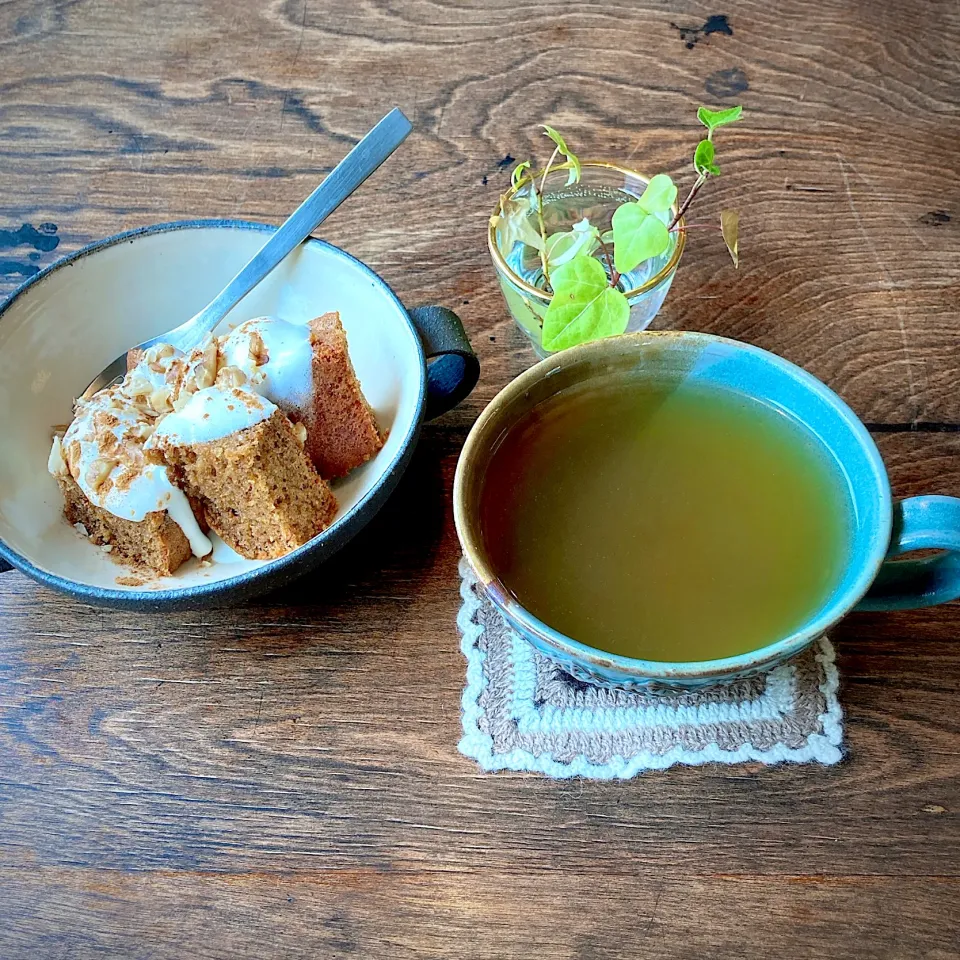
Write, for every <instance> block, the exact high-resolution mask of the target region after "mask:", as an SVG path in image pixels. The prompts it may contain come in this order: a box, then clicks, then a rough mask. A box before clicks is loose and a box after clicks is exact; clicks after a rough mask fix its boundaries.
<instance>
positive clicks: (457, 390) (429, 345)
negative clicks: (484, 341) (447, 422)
mask: <svg viewBox="0 0 960 960" xmlns="http://www.w3.org/2000/svg"><path fill="white" fill-rule="evenodd" d="M407 313H408V314H409V315H410V319H411V320H412V321H413V325H414V327H416V330H417V333H418V334H419V335H420V342H421V343H422V344H423V353H424V356H425V357H426V359H427V409H426V419H427V420H433V419H434V418H435V417H439V416H440V414H442V413H446V412H447V411H448V410H452V409H453V408H454V407H455V406H456V405H457V404H458V403H460V401H461V400H463V399H464V398H465V397H466V396H467V395H468V394H469V393H470V391H471V390H472V389H473V388H474V387H475V386H476V385H477V380H479V379H480V361H479V360H478V359H477V355H476V354H475V353H474V352H473V347H471V346H470V341H469V340H468V339H467V333H466V331H465V330H464V329H463V324H462V323H461V322H460V318H459V317H458V316H457V315H456V314H455V313H454V312H453V311H452V310H448V309H447V308H446V307H412V308H410V309H409V310H407ZM431 360H432V361H433V362H432V363H431V362H430V361H431Z"/></svg>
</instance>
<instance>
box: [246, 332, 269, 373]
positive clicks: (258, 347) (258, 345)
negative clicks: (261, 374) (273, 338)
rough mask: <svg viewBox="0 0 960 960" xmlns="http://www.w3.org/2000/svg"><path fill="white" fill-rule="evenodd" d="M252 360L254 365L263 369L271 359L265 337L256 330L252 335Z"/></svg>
mask: <svg viewBox="0 0 960 960" xmlns="http://www.w3.org/2000/svg"><path fill="white" fill-rule="evenodd" d="M250 358H251V359H252V360H253V362H254V365H255V366H258V367H262V366H263V365H264V364H265V363H266V362H267V361H268V360H269V359H270V352H269V351H268V350H267V345H266V344H265V343H264V342H263V337H261V336H260V334H259V333H257V332H256V330H254V332H253V333H251V334H250Z"/></svg>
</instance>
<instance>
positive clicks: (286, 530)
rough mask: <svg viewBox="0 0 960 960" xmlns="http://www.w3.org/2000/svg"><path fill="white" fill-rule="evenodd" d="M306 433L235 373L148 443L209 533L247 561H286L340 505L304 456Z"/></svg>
mask: <svg viewBox="0 0 960 960" xmlns="http://www.w3.org/2000/svg"><path fill="white" fill-rule="evenodd" d="M305 435H306V432H305V429H304V428H303V426H302V425H299V426H298V425H294V424H293V423H291V422H290V420H289V419H288V418H287V417H286V416H285V415H284V414H283V412H282V411H281V410H280V409H279V408H278V407H277V406H276V405H275V404H274V403H272V402H271V401H270V400H268V399H266V398H265V397H262V396H259V395H258V394H256V393H254V392H253V391H252V390H250V389H249V384H248V383H247V379H246V377H245V376H244V375H243V373H242V372H241V371H240V370H239V369H238V368H236V367H229V366H228V367H224V368H221V369H220V371H219V374H218V377H217V381H216V383H215V384H214V385H213V386H211V387H207V388H204V389H201V390H198V391H196V392H195V393H193V394H192V395H191V396H190V397H189V399H188V400H187V401H186V402H185V403H184V404H183V405H182V406H181V407H180V409H179V410H176V411H174V412H173V413H170V414H168V415H167V416H165V417H164V418H163V419H162V420H161V421H160V422H159V423H158V424H157V427H156V429H155V431H154V433H153V434H152V436H151V437H150V439H149V441H148V442H147V447H148V448H149V449H151V450H155V451H157V452H158V453H160V454H161V455H162V457H163V458H164V460H165V462H166V463H167V464H168V465H169V466H170V468H171V470H172V472H173V475H174V476H175V477H176V479H177V481H178V483H179V484H180V485H181V486H182V488H183V489H184V490H185V491H186V493H187V494H188V495H189V496H190V497H192V498H194V499H195V500H196V502H198V503H199V504H200V506H201V510H202V511H203V516H204V518H205V520H206V522H207V523H208V524H209V525H210V527H211V528H212V529H213V530H214V531H215V532H216V533H217V534H218V535H219V536H220V538H221V539H222V540H223V541H224V543H226V544H227V545H228V546H230V547H232V548H233V549H234V550H235V551H236V552H237V553H239V554H240V555H241V556H243V557H246V558H248V559H258V560H270V559H274V558H276V557H282V556H284V554H286V553H289V552H290V551H291V550H294V549H296V548H297V547H299V546H302V545H303V544H304V543H306V542H307V541H308V540H310V539H312V538H313V537H315V536H316V535H317V534H318V533H321V532H322V531H323V530H324V529H326V527H327V526H328V525H329V524H330V522H331V521H332V520H333V517H334V515H335V513H336V510H337V503H336V499H335V498H334V495H333V493H332V491H331V490H330V488H329V487H328V486H327V484H326V482H325V481H324V480H323V479H322V478H321V477H320V475H319V474H318V473H317V471H316V469H315V468H314V466H313V463H312V462H311V461H310V459H309V457H308V456H307V455H306V453H305V451H304V446H303V444H304V439H305Z"/></svg>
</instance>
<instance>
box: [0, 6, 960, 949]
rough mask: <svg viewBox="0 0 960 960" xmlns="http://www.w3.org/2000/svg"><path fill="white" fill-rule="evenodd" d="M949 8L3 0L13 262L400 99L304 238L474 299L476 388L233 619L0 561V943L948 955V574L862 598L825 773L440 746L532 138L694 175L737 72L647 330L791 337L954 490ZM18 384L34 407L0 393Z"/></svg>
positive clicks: (219, 195)
mask: <svg viewBox="0 0 960 960" xmlns="http://www.w3.org/2000/svg"><path fill="white" fill-rule="evenodd" d="M958 50H960V7H958V5H957V4H956V2H955V0H892V2H889V3H885V4H881V3H866V2H863V0H859V2H858V0H820V2H812V0H777V2H775V3H771V2H759V0H755V2H750V0H733V2H731V3H728V4H726V5H725V6H724V7H723V8H719V7H717V8H714V7H706V6H703V5H701V4H696V3H692V2H680V0H664V2H658V0H642V2H630V0H610V2H607V3H593V2H584V0H578V2H573V0H569V2H568V0H554V2H552V3H546V2H542V0H509V2H508V0H330V2H321V0H269V2H259V0H258V2H250V3H234V2H230V0H205V2H194V0H167V2H164V3H155V2H151V0H3V2H0V295H3V294H7V293H10V292H12V291H13V290H14V289H15V287H16V286H17V284H18V283H20V282H22V281H23V280H24V279H27V278H29V277H30V276H31V275H33V274H34V273H36V272H37V270H38V269H40V268H42V267H44V266H46V265H47V264H49V263H51V262H52V261H53V260H54V259H55V258H56V257H58V256H60V255H62V254H65V253H69V252H71V251H73V250H76V249H77V248H79V247H80V246H82V245H83V244H85V243H87V242H89V241H92V240H95V239H99V238H101V237H104V236H107V235H109V234H112V233H116V232H118V231H120V230H123V229H127V228H131V227H136V226H140V225H144V224H149V223H154V222H158V221H168V220H177V219H185V218H196V217H235V218H245V219H253V220H264V221H269V222H272V223H278V222H280V221H281V220H282V219H283V217H284V216H285V215H286V214H287V212H289V211H290V210H291V209H292V208H293V207H294V206H295V205H296V204H297V203H298V202H299V201H300V199H302V198H303V197H304V196H305V195H306V194H307V193H308V192H309V191H310V190H311V189H312V188H313V187H314V186H315V185H316V183H317V182H318V181H319V180H320V178H321V177H322V176H323V174H324V173H325V171H327V170H329V169H330V167H331V166H332V165H333V164H334V163H336V162H337V160H338V159H339V158H340V157H341V156H342V155H343V154H344V153H345V152H346V150H347V149H348V148H349V147H350V145H351V144H352V143H354V142H355V141H356V140H357V139H358V138H359V137H360V136H362V135H363V133H364V132H365V131H366V130H367V128H368V127H369V126H370V125H371V124H372V123H373V122H374V121H375V120H376V119H378V118H379V116H380V115H381V114H382V113H384V112H385V111H386V109H388V108H389V107H392V106H394V105H398V106H400V107H402V108H403V109H404V110H405V111H406V112H407V114H408V115H409V116H410V118H411V119H412V120H413V121H414V123H415V127H416V132H415V134H414V135H413V136H411V138H410V139H409V140H408V142H407V144H406V145H405V146H404V147H403V149H402V151H401V152H400V153H398V154H397V156H396V157H395V158H394V159H393V160H391V161H390V162H389V163H388V164H387V165H385V166H384V167H383V168H382V169H381V170H380V171H379V172H378V173H377V174H376V175H375V177H374V178H373V179H371V180H370V181H369V182H368V184H367V185H366V186H365V187H364V188H363V189H362V190H361V191H360V192H359V193H358V194H357V195H356V196H355V197H353V198H351V199H350V200H349V201H348V202H347V203H346V204H345V205H344V207H343V208H342V209H341V211H340V212H338V213H337V214H336V215H335V216H334V217H333V218H331V220H330V221H328V223H327V224H325V225H324V228H323V235H324V236H325V237H326V238H328V239H330V240H331V241H332V242H334V243H336V244H339V245H341V246H343V247H345V248H346V249H347V250H349V251H350V252H351V253H354V254H356V255H357V256H359V257H360V258H362V259H363V260H365V261H366V262H368V263H369V264H370V265H371V266H372V267H373V268H374V269H375V270H377V271H379V272H380V273H381V274H382V275H383V276H384V277H385V278H386V279H387V280H388V282H390V284H391V285H392V286H393V287H394V288H395V289H396V290H397V291H398V293H399V294H400V295H401V296H402V298H403V299H404V300H405V301H406V302H407V303H409V304H411V305H412V304H417V303H429V302H437V303H442V304H445V305H447V306H451V307H453V308H455V309H456V310H458V311H459V312H460V314H461V315H462V317H463V319H464V322H465V324H466V326H467V329H468V331H469V333H470V335H471V337H472V339H473V341H474V344H475V347H476V349H477V352H478V353H479V354H480V356H481V360H482V363H483V376H482V379H481V383H480V385H479V386H478V388H477V390H476V391H475V393H474V395H473V396H472V397H471V398H470V399H469V400H467V401H466V402H465V403H464V404H463V405H462V406H461V407H460V408H459V409H457V410H456V411H454V412H452V413H451V414H448V415H447V416H445V417H444V418H442V419H441V420H439V421H437V422H436V423H433V424H430V425H428V426H427V427H426V429H425V431H424V435H423V439H422V442H421V444H420V446H419V448H418V450H417V453H416V456H415V459H414V461H413V465H412V466H411V468H410V470H409V472H408V474H407V476H406V477H405V478H404V480H403V481H402V483H401V486H400V487H399V489H398V490H397V493H396V494H395V496H394V497H393V498H392V500H391V501H390V502H389V504H388V505H387V507H386V508H385V509H384V510H383V512H382V513H381V515H380V516H379V517H378V518H377V519H376V520H375V522H374V523H373V524H372V525H371V526H370V527H369V528H368V529H367V530H366V531H365V532H364V533H363V534H362V535H361V536H360V537H358V539H357V540H356V541H355V542H354V543H353V544H351V545H350V546H349V547H348V548H347V549H346V550H345V551H344V552H343V553H342V554H340V555H338V557H337V559H336V560H335V561H334V562H332V563H330V564H328V565H327V566H326V567H325V568H324V569H322V570H321V571H319V572H317V573H316V574H313V575H311V576H309V577H307V578H305V579H303V580H301V581H299V582H298V583H296V584H295V585H293V586H291V587H289V588H287V589H285V590H284V591H283V592H280V593H276V594H273V595H271V596H270V597H268V598H266V599H264V600H262V601H259V602H256V603H252V604H248V605H245V606H240V607H237V608H235V609H231V610H208V611H202V612H193V613H178V614H169V615H164V616H162V617H158V616H137V615H132V614H123V613H118V612H113V611H105V610H101V609H98V608H93V607H89V606H86V605H84V604H80V603H76V602H74V601H72V600H70V599H68V598H65V597H61V596H58V595H54V594H52V593H50V592H48V591H46V590H44V589H42V588H40V587H39V586H37V585H36V584H34V583H33V582H32V581H30V580H28V579H27V578H25V577H23V576H21V575H20V574H19V573H16V572H13V573H7V574H3V575H2V576H0V958H3V960H7V958H19V957H29V958H36V957H39V958H45V957H64V958H67V957H69V958H71V960H72V958H85V957H99V956H115V957H124V958H141V957H142V958H148V957H150V958H181V957H184V956H195V957H204V958H206V957H211V958H213V957H273V956H277V957H304V958H308V957H309V958H318V957H341V956H364V957H381V956H382V957H390V958H400V957H438V958H448V957H478V958H479V957H490V958H529V957H532V956H543V957H550V958H553V957H556V958H564V960H566V958H571V960H572V958H583V960H591V958H606V957H621V956H622V957H634V958H638V957H651V958H653V957H656V958H684V960H687V958H689V960H706V958H726V957H732V958H768V957H777V958H784V960H787V958H805V957H844V958H847V957H857V958H859V957H865V958H910V960H914V958H936V960H942V958H956V957H958V956H960V828H958V810H960V746H958V744H960V739H958V734H960V704H958V686H960V640H958V637H960V604H950V605H948V606H945V607H941V608H938V609H933V610H924V611H917V612H908V613H897V614H887V615H880V614H870V615H866V614H857V615H852V616H851V617H849V618H848V619H847V620H846V621H845V622H844V623H843V624H842V625H841V626H840V627H839V628H838V630H837V632H836V634H835V640H836V641H837V646H838V650H839V665H840V670H841V674H842V682H843V687H842V702H843V706H844V709H845V711H846V718H847V757H846V759H845V760H844V761H843V762H842V763H841V764H840V765H838V766H836V767H834V768H829V769H822V768H818V767H810V766H803V767H791V768H775V769H774V768H765V767H762V766H760V765H756V764H748V765H743V766H739V767H733V768H726V767H705V768H700V769H675V770H670V771H667V772H663V773H654V774H650V775H648V776H645V777H642V778H640V779H638V780H634V781H631V782H627V783H596V782H589V781H575V782H569V783H560V782H552V781H549V780H545V779H542V778H539V777H536V776H526V775H519V774H517V775H509V774H507V775H497V776H487V775H482V774H481V773H480V772H479V771H478V769H477V768H476V767H475V766H474V765H473V764H472V763H471V762H469V761H467V760H465V759H463V758H462V757H460V756H459V754H458V753H457V752H456V748H455V747H456V742H457V739H458V735H459V698H460V693H461V690H462V685H463V675H464V663H463V662H462V660H461V657H460V654H459V652H458V650H457V637H456V631H455V626H454V619H455V616H456V611H457V606H458V596H457V575H456V563H457V558H458V547H457V541H456V536H455V533H454V530H453V524H452V519H451V516H450V489H451V484H452V477H453V471H454V467H455V464H456V459H457V454H458V451H459V449H460V446H461V445H462V443H463V440H464V438H465V436H466V433H467V431H468V429H469V427H470V425H471V424H472V422H473V421H474V419H475V418H476V416H477V415H478V413H479V412H480V410H481V409H482V408H483V406H484V404H485V403H486V402H487V401H488V400H489V399H490V398H491V397H492V396H493V395H494V394H495V393H496V392H497V390H499V389H500V387H502V386H503V385H504V384H505V383H507V382H508V380H510V379H511V378H512V377H513V376H515V375H516V374H518V373H519V372H520V371H521V370H523V369H524V368H525V367H527V366H528V365H529V364H530V363H531V362H532V360H533V359H534V358H533V355H532V352H531V351H530V349H529V348H528V347H527V346H526V345H525V343H524V341H523V339H522V337H521V335H520V334H518V333H517V331H516V330H515V328H514V327H513V324H512V321H510V320H509V318H508V316H507V314H506V311H505V308H504V306H503V303H502V301H501V299H500V294H499V291H498V290H497V287H496V284H495V280H494V277H493V272H492V268H491V266H490V264H489V261H488V256H487V253H486V250H485V243H484V233H485V225H486V219H487V217H488V216H489V214H490V212H491V210H492V207H493V205H494V203H495V201H496V198H497V196H498V193H499V192H500V191H501V190H502V189H503V188H504V186H505V184H506V183H507V181H508V176H509V167H510V165H511V164H512V162H513V160H512V158H517V159H522V158H526V157H527V156H530V155H531V154H532V153H533V152H534V151H537V153H538V155H541V156H542V154H543V152H544V143H545V141H542V139H541V138H540V137H539V135H538V133H537V130H536V125H537V124H538V123H541V122H549V123H552V124H554V125H555V126H558V127H560V128H561V129H562V130H563V131H564V132H565V133H566V134H567V135H568V137H569V138H570V139H571V140H572V141H573V142H574V143H575V144H577V145H579V146H580V148H581V153H582V155H584V156H585V157H587V156H588V157H597V158H609V159H617V160H620V161H622V162H627V163H630V164H634V165H636V166H637V167H639V168H640V169H644V170H650V171H654V170H665V171H667V172H669V173H671V174H673V175H674V176H675V177H677V178H678V180H681V181H682V182H687V180H688V179H689V178H688V172H687V169H686V165H687V162H688V158H689V155H690V152H691V150H692V147H693V144H694V143H695V141H696V138H697V135H698V134H697V124H696V121H695V117H694V111H695V108H696V106H697V105H698V104H699V103H701V102H704V103H707V104H709V105H711V106H715V107H716V106H724V105H730V104H733V103H738V102H742V103H743V104H744V107H745V111H746V117H745V119H744V121H743V122H742V123H741V124H740V125H739V126H738V127H737V128H731V129H730V132H729V133H727V131H723V132H722V134H723V135H722V137H721V138H720V139H721V140H722V144H721V146H720V159H721V163H722V166H723V170H724V175H723V177H721V178H720V179H719V180H718V181H716V182H714V183H711V184H710V185H709V189H707V190H705V191H704V193H703V196H702V202H701V204H700V214H701V215H703V216H705V217H711V216H714V215H716V213H717V212H718V211H719V209H720V208H721V206H737V207H738V208H739V209H740V210H741V233H742V242H741V269H740V271H739V274H736V273H734V271H733V270H732V268H731V267H730V265H729V261H728V258H727V255H726V252H725V251H724V250H723V248H722V245H721V244H720V243H719V240H718V239H717V238H716V237H715V236H714V235H713V234H711V233H707V232H701V233H697V234H693V235H691V242H690V244H689V246H688V248H687V252H686V254H685V256H684V260H683V263H682V264H681V267H680V271H679V273H678V275H677V279H676V282H675V284H674V287H673V290H672V292H671V294H670V297H669V298H668V300H667V303H666V305H665V306H664V309H663V311H662V312H661V314H660V316H659V317H658V318H657V321H656V326H658V327H661V328H687V329H696V330H706V331H710V332H713V333H718V334H723V335H726V336H731V337H737V338H740V339H743V340H747V341H749V342H751V343H755V344H758V345H760V346H763V347H766V348H768V349H772V350H774V351H776V352H778V353H780V354H782V355H784V356H786V357H788V358H789V359H791V360H794V361H796V362H798V363H800V364H802V365H803V366H805V367H806V368H807V369H808V370H810V371H811V372H812V373H814V374H815V375H816V376H818V377H820V378H822V379H823V380H825V381H826V382H827V383H828V384H830V385H831V386H832V387H833V388H834V389H836V390H837V391H838V392H839V393H840V394H842V395H843V396H844V397H845V398H846V399H847V400H848V401H849V402H850V404H851V405H852V406H853V408H854V409H855V410H856V412H857V413H858V414H859V415H860V416H861V417H862V418H863V419H864V420H865V421H867V422H868V424H869V425H870V427H871V429H873V430H874V431H875V435H876V437H877V440H878V442H879V444H880V447H881V450H882V452H883V454H884V457H885V459H886V461H887V463H888V465H889V467H890V472H891V479H892V481H893V484H894V488H895V492H896V493H897V494H899V495H910V494H913V493H919V492H927V493H944V494H954V495H960V390H958V389H957V382H958V378H960V352H958V338H957V318H958V307H960V187H958V184H960V162H958V160H957V156H958V143H960V140H958V133H957V129H958V121H960V107H958V97H957V92H958V89H960V62H958V55H957V53H958ZM2 415H3V416H8V415H10V411H2Z"/></svg>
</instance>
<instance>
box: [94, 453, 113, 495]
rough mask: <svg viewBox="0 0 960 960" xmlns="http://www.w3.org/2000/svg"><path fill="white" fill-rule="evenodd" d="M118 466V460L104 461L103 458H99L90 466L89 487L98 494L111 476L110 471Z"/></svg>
mask: <svg viewBox="0 0 960 960" xmlns="http://www.w3.org/2000/svg"><path fill="white" fill-rule="evenodd" d="M116 465H117V461H116V460H104V459H103V458H102V457H98V458H97V459H96V460H94V461H93V463H91V464H90V468H89V469H88V470H87V476H86V481H87V486H88V487H90V489H91V490H93V492H94V493H96V492H97V491H98V490H99V489H100V488H101V487H102V486H103V484H104V481H105V480H106V479H107V477H109V476H110V471H111V470H112V469H113V468H114V467H115V466H116Z"/></svg>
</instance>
